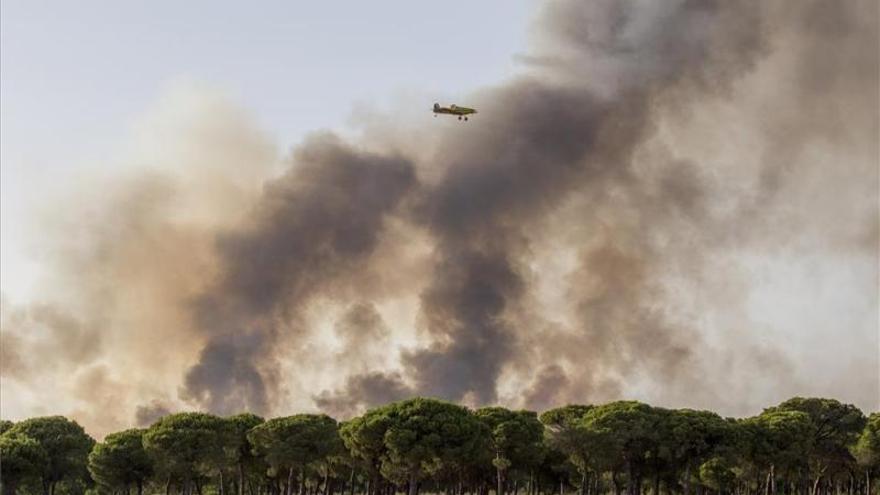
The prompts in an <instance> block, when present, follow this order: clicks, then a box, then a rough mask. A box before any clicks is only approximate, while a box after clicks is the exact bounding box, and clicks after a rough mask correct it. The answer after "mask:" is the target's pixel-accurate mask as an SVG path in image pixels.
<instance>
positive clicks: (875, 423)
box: [852, 413, 880, 470]
mask: <svg viewBox="0 0 880 495" xmlns="http://www.w3.org/2000/svg"><path fill="white" fill-rule="evenodd" d="M852 453H853V455H854V456H855V459H856V461H857V462H858V464H859V465H860V466H862V467H863V468H865V469H869V470H880V413H873V414H871V415H870V416H868V420H867V421H866V422H865V428H864V429H863V430H862V433H861V435H859V438H858V440H857V442H856V443H855V445H854V446H853V448H852Z"/></svg>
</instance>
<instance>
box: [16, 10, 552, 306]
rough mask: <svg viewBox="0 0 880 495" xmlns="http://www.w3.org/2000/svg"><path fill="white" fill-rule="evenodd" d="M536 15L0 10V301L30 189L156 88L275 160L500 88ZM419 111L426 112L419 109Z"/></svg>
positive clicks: (120, 132) (103, 149) (103, 154)
mask: <svg viewBox="0 0 880 495" xmlns="http://www.w3.org/2000/svg"><path fill="white" fill-rule="evenodd" d="M534 7H535V2H534V1H533V0H491V1H479V2H475V1H473V0H444V1H443V2H413V1H411V0H410V1H404V0H379V1H375V2H362V1H346V2H342V1H328V2H313V1H263V2H233V1H217V0H212V1H203V0H199V1H187V2H179V1H170V0H160V1H150V2H134V1H113V0H86V1H78V2H67V1H34V0H3V1H2V4H0V9H2V12H0V14H2V15H0V37H2V39H0V54H2V67H0V100H2V101H0V106H2V112H0V163H2V235H0V238H2V240H0V242H2V245H0V255H2V272H3V274H4V276H3V277H2V282H0V283H2V289H3V290H4V291H5V292H6V293H7V295H9V293H12V294H14V293H15V292H17V291H18V289H19V287H17V286H18V285H24V284H25V281H24V280H23V279H22V278H23V277H24V274H26V273H27V270H26V263H25V262H26V259H25V258H26V257H25V256H24V255H23V253H22V251H23V250H24V248H23V246H21V244H20V242H19V240H20V238H21V236H22V228H23V223H24V221H23V217H24V214H25V210H27V208H28V207H29V206H28V205H32V204H33V203H35V202H39V201H38V198H35V197H33V192H34V191H39V190H40V188H41V186H42V185H46V184H50V183H51V182H52V181H53V180H57V179H56V178H58V177H69V176H70V175H69V173H70V172H73V175H74V176H75V173H76V170H77V167H82V166H84V164H87V163H88V162H89V161H90V160H91V161H101V160H104V159H108V158H109V157H111V156H112V151H113V149H114V146H115V145H116V144H117V143H118V142H119V141H120V140H122V139H124V137H125V134H126V131H127V127H126V126H127V125H129V124H130V123H131V121H132V119H134V118H135V117H136V116H138V115H140V114H142V113H143V112H145V111H147V110H148V109H149V107H150V105H151V104H152V103H153V102H155V100H156V99H157V98H158V97H159V96H160V94H161V92H162V89H163V86H165V85H167V83H168V82H169V81H172V80H175V79H177V78H181V77H185V78H189V79H193V80H196V81H200V82H203V83H206V84H209V85H211V86H213V87H217V88H220V89H221V90H223V91H225V92H226V93H228V94H229V96H230V98H231V99H232V100H233V101H235V102H236V103H237V104H239V105H241V106H242V107H244V108H245V109H247V110H248V111H250V112H251V113H252V114H253V115H254V116H255V117H256V119H257V122H258V123H259V125H261V126H262V127H263V128H264V129H265V130H266V131H267V132H269V133H270V135H272V136H274V137H275V138H276V139H277V141H278V144H279V145H281V146H289V145H291V144H294V143H296V142H297V141H298V140H299V138H300V137H301V136H302V135H303V134H304V133H306V132H308V131H310V130H314V129H318V128H338V127H340V126H344V125H345V123H346V121H347V119H348V117H349V116H350V113H351V110H352V107H353V105H355V104H356V103H358V102H364V101H379V102H383V101H388V100H389V99H390V98H393V96H394V95H395V94H397V93H400V92H404V91H417V92H425V93H426V94H443V95H453V96H455V95H462V94H466V93H468V92H471V91H473V90H475V89H478V88H479V87H481V86H484V85H486V84H492V83H494V82H497V81H499V80H503V79H504V78H506V77H507V76H508V75H510V74H511V73H512V72H514V71H515V70H516V65H515V63H514V61H513V56H514V55H515V54H517V53H521V52H523V51H524V49H525V45H526V41H527V33H528V25H529V20H530V18H531V15H532V13H533V12H532V11H533V10H534ZM431 103H432V102H430V101H428V102H426V103H425V104H426V108H427V106H429V105H430V104H431Z"/></svg>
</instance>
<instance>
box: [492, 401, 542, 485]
mask: <svg viewBox="0 0 880 495" xmlns="http://www.w3.org/2000/svg"><path fill="white" fill-rule="evenodd" d="M475 414H476V416H477V418H478V419H479V420H480V421H482V422H483V423H484V424H485V425H486V426H488V427H489V432H490V438H491V444H492V448H493V449H494V450H495V453H496V461H493V463H495V462H501V461H504V462H505V463H506V466H505V467H499V466H498V465H497V464H495V467H498V468H499V469H502V470H506V469H507V468H508V467H510V466H511V465H514V466H519V467H525V468H529V467H532V466H534V465H536V464H538V463H539V462H540V457H541V455H542V453H543V451H542V443H543V441H544V426H543V425H542V424H541V422H540V421H538V415H537V414H536V413H534V412H532V411H511V410H509V409H505V408H503V407H484V408H482V409H477V411H476V412H475Z"/></svg>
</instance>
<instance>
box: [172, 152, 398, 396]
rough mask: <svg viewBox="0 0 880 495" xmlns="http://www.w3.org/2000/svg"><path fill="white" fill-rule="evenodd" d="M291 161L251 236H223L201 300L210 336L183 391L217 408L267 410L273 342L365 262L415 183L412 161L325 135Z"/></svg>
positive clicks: (202, 323)
mask: <svg viewBox="0 0 880 495" xmlns="http://www.w3.org/2000/svg"><path fill="white" fill-rule="evenodd" d="M295 159H296V163H297V166H296V168H295V169H293V170H291V171H290V172H289V173H288V174H287V175H285V176H284V177H282V178H280V179H278V180H275V181H273V182H271V183H269V184H267V186H266V190H265V192H264V196H263V198H262V200H261V202H260V204H259V207H258V209H257V210H256V211H255V212H254V216H255V219H254V220H253V222H252V224H251V225H250V226H249V227H248V228H247V230H244V231H240V232H235V233H231V234H226V235H222V236H221V237H220V238H219V239H218V250H219V253H220V259H221V260H222V268H223V271H222V273H221V275H220V278H219V280H218V282H217V284H216V285H215V286H213V287H211V288H210V289H209V290H208V291H207V292H206V293H205V294H203V295H202V296H200V297H199V298H198V300H197V302H196V321H197V324H198V327H199V328H200V329H202V330H203V331H205V332H206V333H207V334H208V335H209V337H208V343H207V344H206V345H205V348H204V349H203V350H202V353H201V356H200V360H199V363H198V364H197V365H195V366H194V367H193V368H192V369H190V370H189V372H188V373H187V375H186V389H185V391H186V394H188V397H190V398H192V399H195V400H196V401H198V402H199V403H200V404H203V405H204V406H205V407H206V408H208V409H209V410H211V411H217V412H223V413H232V412H235V411H241V410H254V411H259V412H266V411H267V410H268V409H269V406H270V398H269V395H268V393H269V392H272V390H271V389H270V390H267V382H269V385H271V384H272V381H274V373H273V371H272V369H273V366H272V359H273V358H272V356H273V354H274V353H275V352H276V351H277V350H276V349H274V348H273V347H274V345H275V342H276V335H277V334H278V333H279V332H282V331H286V332H292V333H294V334H296V333H297V332H301V331H302V329H301V328H300V327H299V326H298V325H299V322H298V321H297V317H298V316H299V311H300V310H301V309H302V307H303V306H304V305H305V304H306V303H308V302H309V300H310V298H311V297H312V296H313V295H314V294H316V293H320V292H321V291H326V290H328V289H330V288H332V286H333V284H334V281H335V280H336V279H337V278H339V277H345V276H346V274H348V273H350V272H351V271H355V270H357V269H358V265H359V264H361V263H363V262H364V261H365V260H367V259H368V258H369V255H370V254H371V253H372V251H373V249H374V248H375V247H376V244H377V239H378V238H379V237H380V236H381V235H382V225H383V220H384V219H385V216H386V215H388V214H389V213H390V212H391V211H392V210H393V209H394V208H395V207H396V206H397V204H398V203H399V202H400V200H401V198H402V197H403V195H404V194H405V193H406V192H407V191H408V190H409V189H410V188H411V187H412V186H413V185H414V178H415V176H414V172H413V168H412V165H410V164H409V163H408V162H407V161H405V160H403V159H400V158H389V157H381V156H375V155H371V154H367V153H358V152H357V151H355V150H352V149H350V148H348V147H346V146H345V145H343V144H341V143H339V142H338V141H336V140H335V139H333V138H329V137H324V138H316V139H315V140H314V141H312V142H310V143H308V144H307V145H305V146H303V147H302V148H301V149H300V150H298V152H297V154H296V158H295Z"/></svg>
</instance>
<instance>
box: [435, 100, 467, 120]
mask: <svg viewBox="0 0 880 495" xmlns="http://www.w3.org/2000/svg"><path fill="white" fill-rule="evenodd" d="M438 113H445V114H448V115H457V116H458V120H461V119H464V120H467V119H468V118H467V116H468V115H472V114H475V113H477V111H476V109H473V108H468V107H460V106H458V105H449V106H448V107H441V106H440V104H439V103H434V117H436V116H437V114H438Z"/></svg>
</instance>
